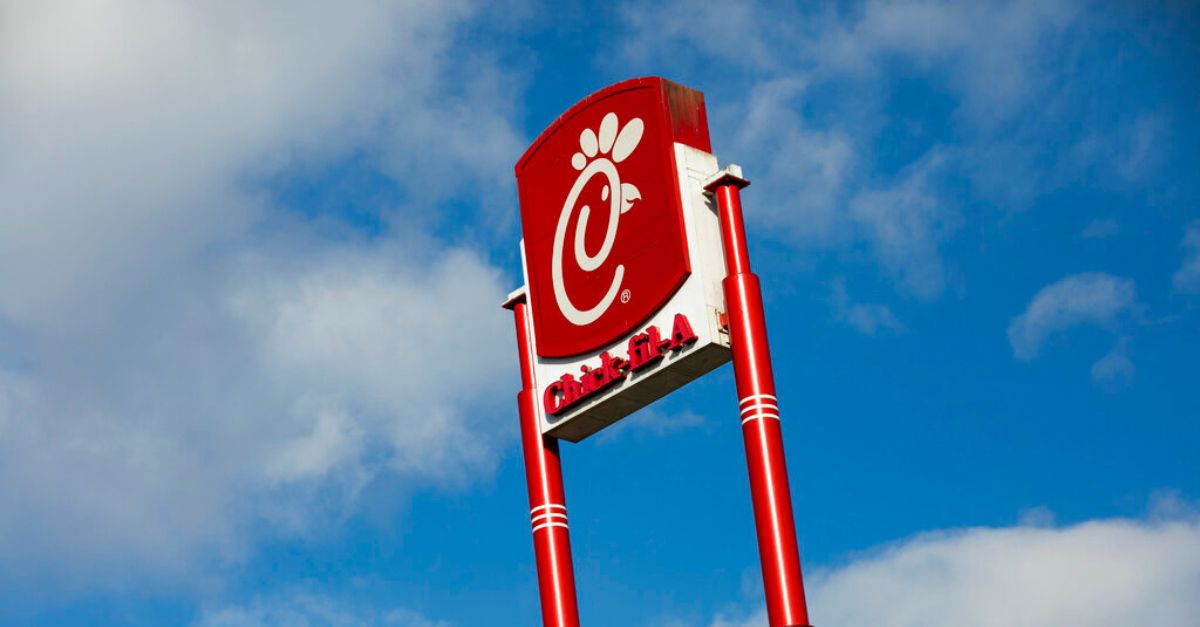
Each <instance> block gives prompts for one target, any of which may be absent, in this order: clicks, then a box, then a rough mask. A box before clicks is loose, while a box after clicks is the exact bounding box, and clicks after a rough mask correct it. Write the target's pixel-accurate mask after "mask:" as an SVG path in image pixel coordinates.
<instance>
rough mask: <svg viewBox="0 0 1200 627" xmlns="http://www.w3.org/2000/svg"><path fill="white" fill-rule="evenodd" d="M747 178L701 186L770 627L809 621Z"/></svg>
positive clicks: (734, 175) (727, 174)
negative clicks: (709, 216)
mask: <svg viewBox="0 0 1200 627" xmlns="http://www.w3.org/2000/svg"><path fill="white" fill-rule="evenodd" d="M749 184H750V182H749V181H747V180H745V179H743V178H742V177H741V169H740V168H737V167H736V166H731V167H729V168H726V169H725V170H724V171H723V172H722V173H720V174H718V175H717V176H716V177H715V178H714V179H712V180H711V181H710V182H709V183H708V184H707V185H706V186H705V189H706V190H707V191H709V192H711V193H713V194H714V195H715V196H716V199H717V207H718V210H719V213H720V221H721V243H722V244H723V245H724V247H725V266H726V270H727V274H726V276H725V280H724V281H722V287H723V288H724V291H725V302H726V306H727V307H728V308H729V313H728V315H729V342H730V347H731V348H732V350H733V376H734V381H735V382H736V384H737V393H738V407H739V409H740V410H741V420H742V437H743V439H744V440H745V443H746V465H747V466H748V469H749V473H750V496H751V499H752V501H753V504H754V526H755V528H756V530H757V532H758V555H759V560H760V561H761V563H762V573H763V589H764V592H765V594H766V598H767V617H768V619H769V620H770V623H771V627H809V625H808V608H807V607H806V606H805V602H804V582H803V580H802V579H801V575H800V552H799V550H798V549H797V547H796V523H795V521H794V520H793V518H792V497H791V491H790V490H789V489H788V477H787V465H786V463H785V461H784V455H783V433H782V431H781V430H780V424H779V405H778V401H777V399H776V396H775V377H774V375H773V374H772V373H771V354H770V350H769V349H768V347H767V326H766V320H765V318H764V316H763V307H762V290H761V289H760V287H759V284H758V277H757V276H755V275H754V273H753V272H751V271H750V254H749V251H748V250H747V249H746V229H745V224H744V223H743V221H742V202H741V195H740V192H739V190H740V189H741V188H743V187H745V186H747V185H749Z"/></svg>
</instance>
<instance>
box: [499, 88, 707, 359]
mask: <svg viewBox="0 0 1200 627" xmlns="http://www.w3.org/2000/svg"><path fill="white" fill-rule="evenodd" d="M676 142H679V143H682V144H686V145H689V146H692V147H694V148H698V149H700V150H703V151H705V152H709V151H711V150H712V149H711V147H710V145H709V139H708V121H707V119H706V116H705V110H704V98H703V96H702V95H701V94H700V92H697V91H693V90H691V89H688V88H686V87H683V86H680V85H677V84H675V83H672V82H670V81H667V80H665V79H662V78H638V79H633V80H629V81H625V82H622V83H617V84H616V85H612V86H611V87H608V88H606V89H604V90H601V91H599V92H597V93H595V94H592V95H591V96H589V97H587V98H585V99H584V100H582V101H581V102H579V103H578V104H576V105H575V106H574V107H571V108H570V109H569V110H568V111H567V112H566V113H565V114H563V115H562V117H560V118H559V119H558V120H556V121H555V122H554V123H553V124H551V125H550V127H549V128H547V129H546V130H545V131H544V132H543V133H542V134H541V136H540V137H538V139H537V140H536V141H535V142H533V145H531V146H530V147H529V149H528V150H527V151H526V152H525V154H524V155H523V156H522V157H521V160H520V161H519V162H517V166H516V174H517V191H518V194H519V196H520V203H521V226H522V230H523V232H524V236H525V255H526V264H527V266H528V267H527V270H528V277H527V278H528V284H529V293H530V301H531V304H532V305H533V307H532V310H533V328H534V334H535V336H536V346H537V352H538V354H539V355H540V356H542V357H570V356H574V355H580V354H583V353H587V352H589V351H594V350H596V349H599V348H601V347H604V346H606V345H608V344H611V343H613V342H615V341H617V340H619V339H621V338H622V337H624V336H626V335H628V334H629V333H631V332H633V331H634V330H635V329H637V328H638V326H639V325H641V324H642V323H643V322H645V321H646V320H647V319H648V318H649V317H650V316H651V315H653V314H654V313H655V312H657V311H658V310H659V309H661V308H662V306H663V305H664V304H665V303H666V302H667V300H668V299H669V298H670V297H671V295H672V294H674V293H675V291H676V290H677V289H678V288H679V286H680V285H682V284H683V282H684V280H685V279H686V278H687V277H688V275H689V274H690V273H691V271H692V268H691V265H690V261H689V259H688V254H687V250H688V247H687V241H686V234H685V232H684V221H683V205H682V201H681V199H680V191H679V189H680V183H679V180H678V174H677V170H676V167H675V150H674V144H675V143H676Z"/></svg>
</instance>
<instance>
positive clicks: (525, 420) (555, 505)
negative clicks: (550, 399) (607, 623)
mask: <svg viewBox="0 0 1200 627" xmlns="http://www.w3.org/2000/svg"><path fill="white" fill-rule="evenodd" d="M504 306H505V307H506V308H508V309H512V311H513V317H514V318H516V323H517V347H518V351H519V352H520V355H521V391H520V393H518V394H517V410H518V413H519V415H520V421H521V447H522V448H523V449H524V452H525V483H526V485H527V487H528V489H529V519H530V524H531V526H532V527H533V553H534V557H535V558H536V561H537V572H538V591H539V593H540V596H541V600H542V625H544V627H579V608H578V607H577V605H576V603H575V573H574V571H573V570H572V567H571V537H570V534H569V533H568V531H567V501H566V497H565V496H564V495H563V484H562V465H561V463H560V462H559V459H558V440H555V439H554V438H550V437H546V436H543V435H542V430H541V425H540V422H539V420H538V410H537V397H536V394H537V391H536V385H535V384H534V376H533V344H532V342H531V339H530V338H532V329H530V327H529V325H530V321H529V315H528V312H527V309H528V305H527V303H526V300H525V295H524V294H521V295H520V296H517V297H516V298H513V299H510V300H509V301H508V302H507V303H505V305H504Z"/></svg>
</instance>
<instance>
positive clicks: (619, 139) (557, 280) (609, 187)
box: [550, 112, 645, 326]
mask: <svg viewBox="0 0 1200 627" xmlns="http://www.w3.org/2000/svg"><path fill="white" fill-rule="evenodd" d="M618 122H619V121H618V120H617V114H616V113H612V112H610V113H608V114H607V115H605V116H604V119H603V120H601V121H600V128H599V132H596V131H593V130H592V129H591V128H585V129H583V132H581V133H580V134H579V150H580V151H579V152H577V153H575V154H574V155H572V157H571V166H572V167H574V168H575V169H576V170H579V175H578V176H577V177H576V179H575V184H574V185H572V186H571V191H570V192H569V193H568V194H567V199H566V202H564V203H563V206H562V211H561V212H559V215H558V225H557V227H556V228H555V230H554V248H553V251H552V253H551V267H550V272H551V281H552V283H553V285H554V301H555V303H557V304H558V308H559V310H560V311H561V312H562V314H563V316H564V317H565V318H566V319H567V320H568V321H569V322H571V324H574V325H576V326H585V325H588V324H591V323H592V322H595V321H596V319H598V318H599V317H600V316H601V315H603V314H604V312H605V311H607V310H608V308H609V307H610V306H612V304H613V301H614V300H616V298H617V295H618V293H619V292H620V291H621V283H622V280H623V279H624V277H625V266H624V265H617V267H616V268H615V269H614V270H613V277H612V282H611V284H610V286H609V288H608V290H607V291H606V292H605V293H604V296H603V297H602V298H601V299H600V301H599V302H597V303H595V304H593V305H591V306H590V307H587V308H586V309H581V308H580V306H579V305H577V304H576V303H575V302H574V301H572V300H571V296H570V294H569V293H568V291H567V286H566V283H565V281H564V280H563V263H564V262H565V260H564V258H563V255H564V253H565V252H566V250H565V249H566V247H567V235H568V233H567V231H568V226H569V224H570V222H571V217H572V216H573V215H574V213H575V211H576V209H578V211H579V219H578V220H577V221H576V223H575V232H574V237H572V244H573V245H572V246H571V251H572V253H573V259H574V262H575V263H576V264H577V265H578V267H579V269H581V270H583V271H584V272H595V271H597V270H599V269H600V268H601V267H602V266H603V265H604V262H605V261H606V260H607V259H608V256H609V254H610V253H611V252H612V249H613V243H614V242H616V238H617V231H618V229H619V227H620V223H621V215H622V214H624V213H625V212H627V211H629V210H630V209H632V208H633V205H634V203H635V202H637V201H638V200H640V199H641V193H640V192H639V191H638V188H637V187H635V186H634V185H633V184H632V183H624V182H622V181H621V174H620V172H619V171H618V169H617V165H618V164H620V163H621V162H622V161H624V160H625V159H627V158H628V157H629V155H631V154H633V151H634V150H636V149H637V147H638V143H639V142H640V141H641V140H642V132H643V130H644V128H645V126H644V124H643V123H642V119H641V118H636V117H635V118H633V119H631V120H629V121H628V122H626V123H625V126H624V127H621V128H620V130H619V131H618V126H619V124H618ZM597 176H600V177H604V178H603V181H604V183H605V185H604V187H603V188H602V191H601V194H600V199H601V201H602V202H607V203H608V207H607V210H608V213H607V216H604V215H601V216H597V219H599V220H605V219H607V226H606V229H605V231H604V240H603V243H602V244H601V245H600V249H599V250H597V251H596V252H595V254H591V253H589V252H588V251H587V248H586V246H585V245H584V234H585V233H586V232H587V229H588V224H589V222H590V220H591V217H592V216H591V213H592V208H591V207H590V206H589V205H583V206H582V207H577V205H578V203H579V196H580V194H581V193H582V192H583V190H584V188H585V187H586V186H587V184H588V182H590V181H591V180H592V179H593V178H594V177H597ZM604 210H605V208H604V207H600V208H598V209H597V212H598V213H601V214H603V212H604ZM623 298H624V299H625V300H628V296H627V295H626V296H623Z"/></svg>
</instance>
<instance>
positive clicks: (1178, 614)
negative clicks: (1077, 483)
mask: <svg viewBox="0 0 1200 627" xmlns="http://www.w3.org/2000/svg"><path fill="white" fill-rule="evenodd" d="M1166 512H1169V510H1164V513H1166ZM1176 516H1177V517H1172V518H1161V517H1157V516H1154V515H1152V516H1151V517H1150V518H1148V519H1145V520H1131V519H1104V520H1094V521H1089V522H1085V523H1081V524H1077V525H1072V526H1067V527H1048V526H1043V525H1039V526H1018V527H1009V528H975V529H965V530H957V531H951V532H937V533H928V534H923V535H919V536H917V537H914V538H910V539H908V540H905V541H902V542H899V543H897V544H894V545H891V546H887V547H884V548H882V549H881V550H878V551H876V552H874V553H870V554H868V555H866V556H863V557H857V558H855V559H853V560H852V561H851V562H850V563H848V564H846V565H845V566H841V567H838V568H835V569H832V570H829V571H824V572H822V571H816V572H814V573H813V574H812V575H811V576H810V577H809V581H808V598H809V613H810V616H811V618H812V621H813V622H814V623H815V624H818V625H826V626H828V627H868V626H869V627H874V626H877V625H887V626H888V627H917V626H920V627H942V626H945V627H961V626H962V625H972V626H977V627H992V626H995V627H1000V626H1005V625H1022V626H1023V627H1085V626H1090V625H1096V624H1099V623H1113V624H1128V625H1155V627H1189V626H1190V625H1193V624H1194V623H1195V617H1196V616H1198V615H1200V597H1198V596H1197V595H1196V594H1195V590H1197V589H1200V517H1197V516H1196V514H1195V512H1194V511H1193V512H1188V511H1178V512H1176ZM766 624H767V622H766V615H765V612H764V611H762V610H758V611H757V612H752V613H750V614H748V615H743V616H736V615H734V616H720V617H718V618H717V619H716V620H714V621H713V622H712V623H711V627H743V626H744V627H751V626H754V627H759V626H762V625H766Z"/></svg>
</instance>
